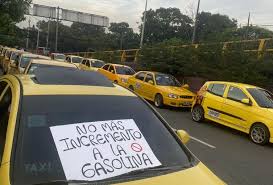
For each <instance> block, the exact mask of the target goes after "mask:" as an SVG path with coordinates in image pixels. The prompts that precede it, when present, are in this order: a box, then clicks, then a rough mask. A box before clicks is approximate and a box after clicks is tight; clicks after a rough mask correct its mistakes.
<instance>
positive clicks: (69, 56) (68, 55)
mask: <svg viewBox="0 0 273 185" xmlns="http://www.w3.org/2000/svg"><path fill="white" fill-rule="evenodd" d="M66 56H67V57H79V58H83V57H81V56H77V55H66Z"/></svg>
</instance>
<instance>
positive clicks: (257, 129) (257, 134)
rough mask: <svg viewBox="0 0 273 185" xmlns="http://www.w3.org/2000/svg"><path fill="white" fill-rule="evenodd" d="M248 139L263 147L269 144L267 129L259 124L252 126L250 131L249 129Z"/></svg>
mask: <svg viewBox="0 0 273 185" xmlns="http://www.w3.org/2000/svg"><path fill="white" fill-rule="evenodd" d="M249 135H250V139H251V140H252V141H253V142H254V143H256V144H259V145H265V144H267V143H268V142H269V138H270V133H269V130H268V128H267V127H266V126H265V125H263V124H261V123H259V124H254V125H253V126H252V127H251V129H250V133H249Z"/></svg>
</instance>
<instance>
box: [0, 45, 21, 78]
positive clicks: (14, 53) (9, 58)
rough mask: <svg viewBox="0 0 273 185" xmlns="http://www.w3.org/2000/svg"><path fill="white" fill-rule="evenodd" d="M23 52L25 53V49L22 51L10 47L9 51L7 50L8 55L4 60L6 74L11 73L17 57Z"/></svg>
mask: <svg viewBox="0 0 273 185" xmlns="http://www.w3.org/2000/svg"><path fill="white" fill-rule="evenodd" d="M21 53H24V51H20V50H17V49H10V50H9V51H7V57H6V58H5V59H4V61H3V72H4V74H7V73H9V70H10V68H11V65H12V64H13V63H14V62H15V59H16V58H17V57H18V56H19V54H21Z"/></svg>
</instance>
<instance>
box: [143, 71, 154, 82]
mask: <svg viewBox="0 0 273 185" xmlns="http://www.w3.org/2000/svg"><path fill="white" fill-rule="evenodd" d="M149 81H153V82H154V78H153V75H152V74H149V73H148V74H147V75H146V78H145V82H149Z"/></svg>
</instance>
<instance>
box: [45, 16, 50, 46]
mask: <svg viewBox="0 0 273 185" xmlns="http://www.w3.org/2000/svg"><path fill="white" fill-rule="evenodd" d="M49 34H50V18H49V19H48V23H47V38H46V49H48V42H49Z"/></svg>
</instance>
